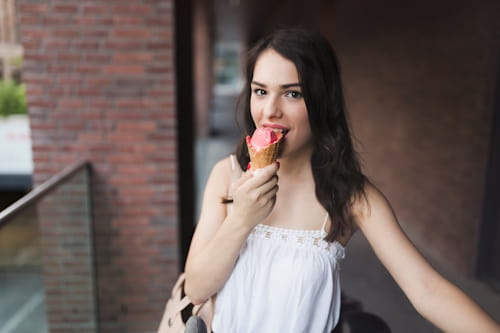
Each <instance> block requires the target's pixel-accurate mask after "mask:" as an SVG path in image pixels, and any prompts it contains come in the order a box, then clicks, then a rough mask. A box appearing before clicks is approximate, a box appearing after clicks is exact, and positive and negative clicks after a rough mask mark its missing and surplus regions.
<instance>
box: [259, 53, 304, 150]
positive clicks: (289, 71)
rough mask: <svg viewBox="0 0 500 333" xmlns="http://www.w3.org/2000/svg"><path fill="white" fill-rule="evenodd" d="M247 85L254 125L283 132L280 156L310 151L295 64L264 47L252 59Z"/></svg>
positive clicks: (302, 98)
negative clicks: (255, 59) (251, 70)
mask: <svg viewBox="0 0 500 333" xmlns="http://www.w3.org/2000/svg"><path fill="white" fill-rule="evenodd" d="M251 89H252V91H251V95H250V111H251V113H252V118H253V121H254V123H255V126H256V127H257V128H258V127H272V128H274V129H276V131H282V132H283V134H284V135H285V140H284V143H283V149H282V150H281V155H280V157H286V156H290V155H292V154H294V153H312V136H311V129H310V127H309V119H308V116H307V108H306V104H305V102H304V97H303V96H302V89H301V87H300V84H299V75H298V73H297V68H296V67H295V64H294V63H293V62H292V61H290V60H288V59H286V58H284V57H283V56H281V55H280V54H279V53H277V52H276V51H274V50H273V49H267V50H264V51H263V52H262V53H261V54H260V55H259V57H258V58H257V62H256V63H255V68H254V72H253V79H252V82H251Z"/></svg>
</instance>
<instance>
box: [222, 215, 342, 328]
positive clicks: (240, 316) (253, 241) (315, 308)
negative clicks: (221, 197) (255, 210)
mask: <svg viewBox="0 0 500 333" xmlns="http://www.w3.org/2000/svg"><path fill="white" fill-rule="evenodd" d="M327 221H328V215H327V216H326V217H325V221H324V223H323V227H322V228H321V230H294V229H284V228H277V227H272V226H268V225H263V224H259V225H257V226H256V227H255V228H254V230H253V231H252V232H251V234H250V235H249V237H248V239H247V241H246V243H245V244H244V246H243V247H242V249H241V250H240V255H239V257H238V260H237V262H236V264H235V267H234V269H233V272H232V273H231V275H230V276H229V279H228V280H227V281H226V283H225V285H224V286H223V288H222V289H221V290H220V291H219V292H218V293H217V298H216V302H215V313H214V318H213V322H212V329H213V331H214V332H215V333H232V332H238V333H245V332H249V333H250V332H252V333H253V332H255V333H266V332H270V333H276V332H287V333H295V332H297V333H298V332H304V333H316V332H318V333H319V332H325V333H330V332H331V331H332V330H333V328H334V327H335V325H336V324H337V322H338V318H339V314H340V279H339V269H340V268H339V260H340V259H342V258H344V248H343V247H342V245H341V244H340V243H338V242H337V241H334V242H333V243H329V242H327V241H325V240H324V237H325V236H326V231H325V225H326V222H327Z"/></svg>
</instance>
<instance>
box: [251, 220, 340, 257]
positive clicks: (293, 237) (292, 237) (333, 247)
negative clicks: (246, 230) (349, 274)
mask: <svg viewBox="0 0 500 333" xmlns="http://www.w3.org/2000/svg"><path fill="white" fill-rule="evenodd" d="M325 236H326V233H325V231H324V230H299V229H286V228H279V227H273V226H270V225H265V224H257V225H256V226H255V228H254V229H253V230H252V232H251V234H250V237H252V238H254V237H257V238H264V239H271V240H275V241H281V242H284V243H291V244H297V245H303V246H311V247H316V248H319V249H321V250H324V251H327V252H332V251H333V252H334V255H335V256H336V257H340V258H343V257H344V252H345V250H344V247H343V246H342V244H340V243H339V242H337V241H334V242H332V243H329V242H327V241H325V240H324V237H325Z"/></svg>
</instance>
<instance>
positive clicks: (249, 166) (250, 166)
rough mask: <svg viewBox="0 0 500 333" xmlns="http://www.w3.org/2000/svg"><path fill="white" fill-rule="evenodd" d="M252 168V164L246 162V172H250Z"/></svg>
mask: <svg viewBox="0 0 500 333" xmlns="http://www.w3.org/2000/svg"><path fill="white" fill-rule="evenodd" d="M251 168H252V163H251V162H248V165H247V170H250V169H251Z"/></svg>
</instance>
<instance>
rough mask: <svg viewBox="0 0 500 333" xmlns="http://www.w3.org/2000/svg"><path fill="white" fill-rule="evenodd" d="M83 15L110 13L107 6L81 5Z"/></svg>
mask: <svg viewBox="0 0 500 333" xmlns="http://www.w3.org/2000/svg"><path fill="white" fill-rule="evenodd" d="M82 11H83V14H107V13H109V11H110V8H109V6H106V5H97V4H83V8H82Z"/></svg>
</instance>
